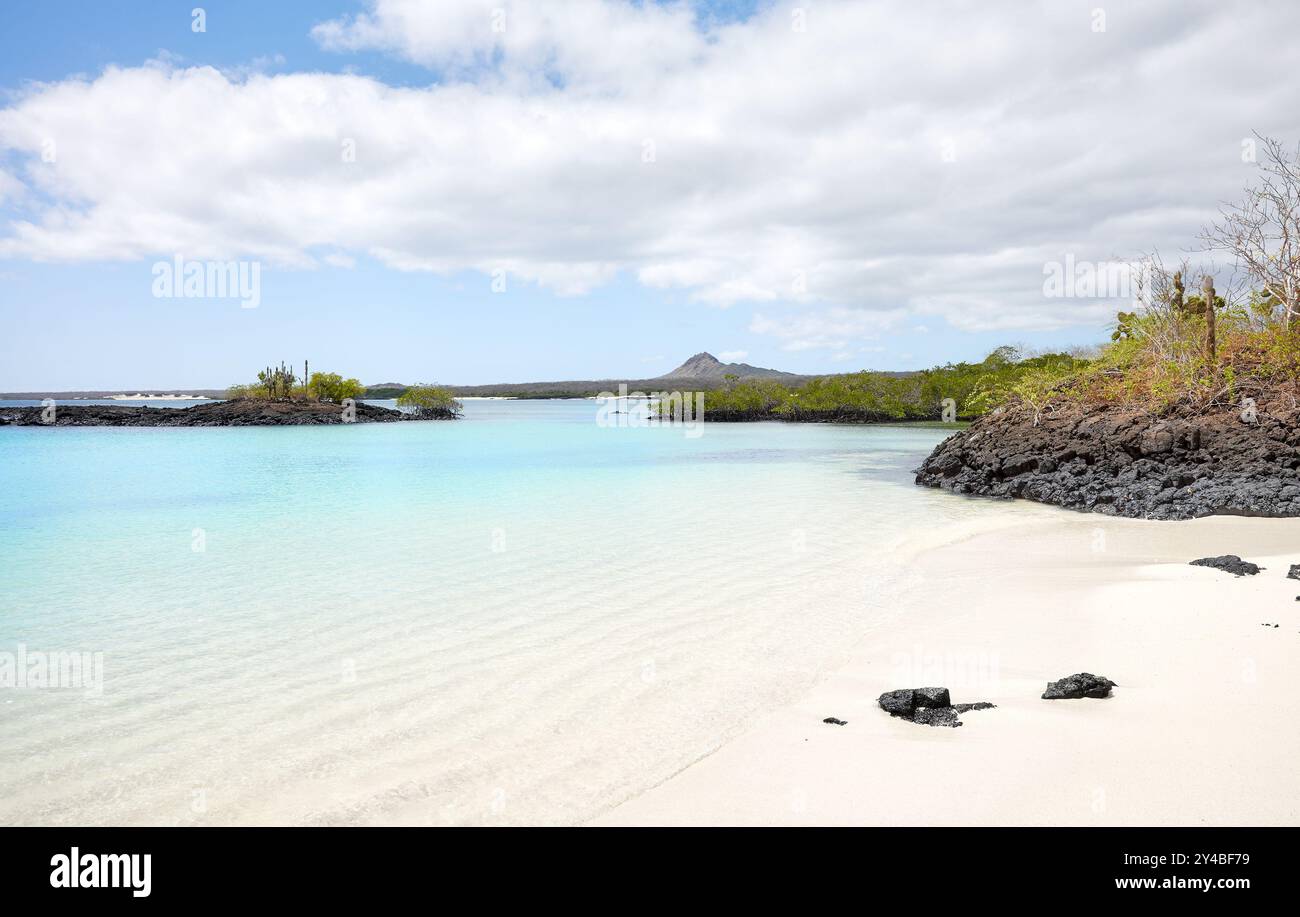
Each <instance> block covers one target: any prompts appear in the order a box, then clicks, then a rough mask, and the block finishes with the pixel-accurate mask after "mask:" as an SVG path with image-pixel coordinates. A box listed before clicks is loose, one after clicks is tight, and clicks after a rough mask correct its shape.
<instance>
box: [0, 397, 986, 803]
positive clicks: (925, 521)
mask: <svg viewBox="0 0 1300 917" xmlns="http://www.w3.org/2000/svg"><path fill="white" fill-rule="evenodd" d="M596 411H597V408H596V405H595V403H594V402H591V401H522V402H517V401H471V402H468V403H467V405H466V417H465V419H464V420H462V421H459V422H454V423H452V422H441V423H439V422H433V423H406V424H373V425H357V426H346V427H292V428H289V427H284V428H202V429H199V428H180V429H148V428H54V429H49V428H2V429H0V552H2V553H0V556H3V558H4V563H3V565H2V566H0V651H3V652H6V653H9V654H13V657H14V658H15V659H16V658H17V654H18V652H19V646H20V645H22V647H24V648H25V651H26V652H27V653H29V654H30V653H33V652H41V651H44V652H57V651H66V652H83V653H91V654H94V653H102V657H99V658H101V659H102V664H103V679H102V691H96V690H94V686H93V685H92V686H91V690H85V689H84V687H46V688H36V687H24V688H14V687H10V688H0V823H3V824H33V823H34V824H66V823H73V824H100V823H106V824H232V823H233V824H250V823H251V824H357V823H362V824H364V823H420V824H497V823H525V824H556V823H560V824H563V823H572V822H577V821H581V820H584V819H586V818H589V817H591V816H592V815H594V814H596V813H597V812H599V811H601V810H602V809H604V808H607V807H609V806H611V805H614V804H616V803H617V802H619V801H621V800H623V799H625V798H627V797H629V796H630V795H633V794H635V793H637V792H639V791H641V790H643V789H645V788H647V787H649V786H651V785H653V784H655V783H657V782H659V781H661V780H663V779H665V778H666V777H668V776H670V775H671V774H672V773H674V772H676V771H677V770H680V769H681V768H682V767H684V766H686V765H687V764H689V763H691V762H692V761H694V760H696V759H698V758H699V757H700V756H702V755H704V754H707V753H708V752H709V751H711V750H713V749H714V748H716V747H717V746H718V745H720V744H721V743H722V742H723V741H725V740H726V739H727V738H728V737H730V736H732V735H734V734H736V733H737V732H738V731H739V730H740V729H742V728H743V727H744V726H745V725H746V724H747V723H748V722H750V721H752V719H753V718H754V717H755V716H757V715H759V714H761V713H762V712H764V711H766V710H768V709H771V708H772V707H774V706H776V705H778V704H780V703H783V702H786V701H789V700H791V699H793V698H795V697H797V696H798V695H799V694H800V693H801V692H802V691H804V690H806V689H807V688H808V686H809V685H811V684H812V683H814V682H815V681H816V680H817V679H818V678H819V677H820V675H821V674H822V673H823V672H825V671H826V670H827V669H828V667H831V666H834V665H835V664H837V663H838V662H840V661H842V659H843V658H844V657H845V656H846V655H847V652H848V650H849V647H850V644H851V643H852V642H853V641H854V640H857V639H859V638H861V637H863V636H865V635H867V634H869V632H870V630H871V628H872V627H873V625H875V624H876V623H879V622H880V621H881V620H882V619H883V616H884V615H887V614H888V612H889V602H888V596H889V594H890V589H891V588H892V584H893V583H895V581H896V580H897V578H898V577H899V575H900V573H901V572H902V571H900V570H899V569H896V568H895V567H894V566H893V565H892V564H891V563H890V562H889V555H888V552H887V551H886V548H887V546H888V545H889V544H891V543H892V542H894V541H895V540H897V539H898V538H899V537H901V536H903V535H906V534H908V533H909V532H914V531H916V530H918V529H930V528H935V527H942V526H944V525H947V524H950V523H953V522H956V521H959V520H962V519H967V518H971V517H973V516H975V515H977V514H978V513H980V512H984V511H986V506H987V505H986V504H982V503H979V502H975V501H967V500H961V499H958V498H954V497H951V496H949V495H945V494H939V493H936V492H933V491H929V490H923V489H920V488H917V487H915V486H913V485H912V484H911V470H912V469H913V468H915V467H916V465H917V464H918V463H919V462H920V460H921V459H922V458H923V456H924V455H925V454H926V453H927V452H928V451H929V449H930V448H931V447H932V446H933V445H934V444H935V443H937V442H938V441H939V440H940V439H941V438H942V437H943V436H944V435H945V431H942V430H934V429H924V428H908V427H896V426H889V427H871V426H838V425H822V424H807V425H792V424H777V423H762V424H721V423H718V424H710V423H706V424H704V425H703V427H702V431H703V435H701V436H699V437H698V438H691V437H688V436H686V435H684V433H683V430H682V429H681V428H672V427H655V428H635V427H634V428H619V427H608V426H600V425H598V424H597V423H596V420H595V418H596ZM92 671H93V670H92Z"/></svg>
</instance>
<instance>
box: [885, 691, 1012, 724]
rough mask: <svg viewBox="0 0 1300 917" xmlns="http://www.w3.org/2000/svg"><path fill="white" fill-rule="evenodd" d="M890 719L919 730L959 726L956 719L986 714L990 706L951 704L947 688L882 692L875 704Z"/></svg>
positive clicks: (959, 720) (959, 721) (982, 703)
mask: <svg viewBox="0 0 1300 917" xmlns="http://www.w3.org/2000/svg"><path fill="white" fill-rule="evenodd" d="M877 703H879V704H880V707H881V709H883V710H885V711H886V712H887V713H888V714H889V715H890V716H896V717H899V718H900V719H905V720H911V721H912V722H913V723H917V724H919V725H922V726H951V727H957V726H960V725H961V724H962V723H961V719H960V716H961V714H963V713H966V712H968V711H971V710H988V709H990V708H991V707H993V706H994V705H993V704H990V703H988V702H987V701H980V702H979V703H977V704H954V703H953V702H952V698H951V696H950V695H949V693H948V689H947V688H900V689H898V690H895V691H886V692H885V693H884V694H882V695H880V697H879V698H878V700H877Z"/></svg>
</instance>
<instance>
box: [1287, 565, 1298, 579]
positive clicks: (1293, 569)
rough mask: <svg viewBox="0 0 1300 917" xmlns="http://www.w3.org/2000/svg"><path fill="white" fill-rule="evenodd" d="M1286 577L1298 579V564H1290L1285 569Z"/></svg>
mask: <svg viewBox="0 0 1300 917" xmlns="http://www.w3.org/2000/svg"><path fill="white" fill-rule="evenodd" d="M1286 578H1287V579H1300V564H1292V565H1291V569H1290V570H1288V571H1286Z"/></svg>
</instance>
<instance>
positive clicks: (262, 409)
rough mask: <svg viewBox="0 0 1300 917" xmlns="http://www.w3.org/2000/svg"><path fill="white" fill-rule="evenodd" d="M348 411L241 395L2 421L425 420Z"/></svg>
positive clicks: (269, 423) (57, 411) (23, 413)
mask: <svg viewBox="0 0 1300 917" xmlns="http://www.w3.org/2000/svg"><path fill="white" fill-rule="evenodd" d="M351 411H352V413H351V414H348V413H347V409H345V407H344V406H343V405H341V404H330V403H328V402H319V401H260V400H253V399H242V400H237V401H217V402H213V403H211V404H196V405H194V406H193V407H188V408H150V407H142V406H141V407H134V406H131V407H128V406H118V405H55V406H54V407H53V408H48V409H47V408H43V407H17V408H0V426H19V427H42V426H54V427H276V426H305V425H313V424H341V423H393V422H396V421H406V420H418V419H424V418H422V417H417V416H416V415H414V414H408V413H406V412H404V411H395V410H393V409H392V408H384V407H379V406H378V405H373V404H364V403H362V402H357V403H356V404H355V405H354V406H353V407H352V409H351Z"/></svg>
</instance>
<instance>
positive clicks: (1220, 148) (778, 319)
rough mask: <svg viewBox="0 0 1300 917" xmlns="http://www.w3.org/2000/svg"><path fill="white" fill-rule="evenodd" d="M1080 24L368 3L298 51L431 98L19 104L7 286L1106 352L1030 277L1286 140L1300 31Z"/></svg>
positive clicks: (1270, 9)
mask: <svg viewBox="0 0 1300 917" xmlns="http://www.w3.org/2000/svg"><path fill="white" fill-rule="evenodd" d="M1092 5H1093V4H1090V3H1078V2H1067V3H1061V2H1047V0H1043V2H1041V3H1039V4H1036V5H1034V6H1029V5H1027V4H1024V3H1012V2H980V3H956V4H943V5H938V4H919V3H917V4H889V5H885V4H872V3H847V2H846V3H825V2H818V3H809V4H806V5H805V8H806V9H807V18H806V23H807V30H806V31H805V32H797V31H794V30H792V28H791V16H790V11H789V9H787V8H784V7H779V6H765V7H764V9H763V10H762V11H761V12H760V13H758V14H757V15H756V16H754V17H753V18H752V19H750V20H748V21H746V22H743V23H733V24H728V25H722V26H710V27H707V29H706V27H703V26H701V24H700V23H699V22H698V21H697V19H696V17H695V15H694V14H693V12H692V10H691V9H690V8H689V7H687V6H684V5H680V4H668V5H663V4H656V3H638V4H632V3H627V2H621V0H619V2H616V0H571V2H567V3H556V4H544V5H543V4H515V5H510V4H509V3H508V2H507V0H486V2H463V3H437V4H429V3H417V2H413V0H380V2H377V3H375V4H374V5H373V6H370V7H368V8H367V9H366V10H364V11H363V12H361V13H360V14H359V15H356V16H352V17H346V18H344V19H340V20H335V21H332V22H327V23H323V24H322V25H320V26H318V27H317V28H316V30H315V31H314V35H315V37H316V39H317V41H318V42H320V44H321V45H322V46H324V47H326V48H330V49H333V50H336V51H338V52H339V53H340V54H346V53H348V52H350V51H354V50H361V49H378V50H381V51H385V52H388V53H392V54H396V55H399V56H401V57H403V58H406V59H408V60H410V61H413V62H415V63H417V64H420V65H423V66H427V67H428V68H430V73H431V79H435V80H436V81H434V82H432V83H431V85H429V86H427V87H423V88H399V87H393V86H389V85H385V84H384V83H383V82H380V81H379V80H376V79H373V78H370V77H366V76H362V75H351V74H330V73H278V74H275V75H268V74H265V73H258V72H256V71H255V68H254V69H252V70H247V71H238V72H237V71H230V72H226V73H223V72H220V71H218V70H215V69H212V68H208V67H189V68H184V67H180V66H178V65H177V63H176V61H175V60H168V59H165V58H164V59H160V60H159V61H154V62H150V63H147V64H146V65H143V66H140V67H131V68H125V69H123V68H111V69H109V70H107V71H105V72H104V73H102V74H100V75H99V76H97V77H94V78H92V79H76V78H70V79H67V80H64V81H61V82H55V83H49V84H38V85H34V86H30V87H28V88H26V89H24V90H23V91H22V92H21V93H20V94H19V95H18V96H17V97H16V98H14V99H13V101H12V102H11V103H10V104H9V105H8V107H6V108H3V109H0V200H2V201H3V203H4V205H5V206H6V208H8V212H9V213H11V214H16V216H14V218H13V219H11V220H10V222H9V223H8V225H7V226H5V227H3V228H2V229H0V258H11V259H20V260H21V259H34V260H58V261H79V260H103V259H142V258H143V259H152V258H156V257H159V256H163V255H167V254H169V253H174V252H177V251H180V252H182V253H184V254H185V256H186V257H197V258H202V257H234V256H236V255H238V256H255V257H259V258H263V259H267V260H269V261H271V262H275V263H281V264H286V265H291V266H302V267H310V266H313V265H316V264H319V263H320V262H322V261H325V262H327V263H331V264H339V263H345V262H344V261H341V260H340V259H346V258H355V257H357V256H361V255H365V256H369V257H371V258H374V259H378V260H379V261H380V262H382V263H385V264H387V265H389V266H390V267H392V268H394V269H398V270H428V271H438V272H443V273H448V272H452V271H458V270H464V269H473V270H479V271H483V272H485V273H491V272H493V271H506V272H508V273H509V274H510V275H512V276H514V277H517V278H522V279H526V280H530V281H534V282H537V283H539V284H542V285H544V286H546V287H547V288H549V289H552V290H554V291H556V292H559V293H563V294H567V295H578V294H582V293H585V292H587V291H589V290H592V289H594V288H597V287H599V286H601V285H602V284H605V283H607V282H609V281H610V280H611V279H612V278H613V277H614V276H616V275H617V274H619V273H620V272H626V273H628V274H629V275H630V276H632V277H635V278H637V279H638V280H639V281H640V282H641V283H643V284H646V285H649V286H654V287H660V288H665V289H682V290H685V291H686V292H687V293H688V294H689V295H690V296H691V297H692V298H694V299H697V300H700V301H703V302H708V303H714V304H719V305H728V304H731V303H736V302H745V303H758V304H763V305H762V309H763V310H764V312H763V315H762V316H759V317H756V319H755V321H754V323H753V326H754V329H755V331H756V332H757V333H759V334H766V335H772V336H775V337H776V338H778V339H779V340H780V341H781V342H782V346H783V347H785V348H786V349H789V350H799V349H815V348H827V349H829V350H831V351H832V352H835V353H839V352H847V348H846V347H845V346H844V345H845V343H846V342H860V341H861V340H862V339H864V338H869V337H870V336H871V335H874V334H878V333H879V332H880V331H881V330H883V329H885V328H890V327H894V326H895V325H897V324H898V322H900V321H902V320H903V319H904V317H906V316H909V315H910V316H912V317H915V316H917V315H922V316H936V317H941V318H942V319H946V320H947V321H948V322H950V323H952V324H955V325H957V326H958V327H961V328H967V329H972V330H978V329H989V328H998V329H1008V330H1010V329H1030V328H1051V327H1058V326H1061V325H1065V324H1075V323H1098V322H1101V321H1102V320H1104V318H1105V316H1106V315H1108V314H1113V311H1114V304H1107V303H1098V302H1095V301H1078V300H1049V299H1045V298H1044V297H1043V295H1042V290H1041V284H1042V265H1043V262H1044V261H1048V260H1058V259H1060V258H1062V257H1063V256H1064V255H1065V254H1066V253H1072V254H1074V256H1075V257H1076V258H1078V259H1080V260H1093V261H1097V260H1102V259H1106V258H1111V257H1116V256H1129V255H1131V254H1133V253H1136V252H1137V251H1139V250H1141V249H1144V248H1148V247H1151V246H1159V247H1161V248H1162V249H1164V250H1165V251H1175V250H1177V249H1178V248H1179V247H1180V246H1183V245H1187V244H1190V243H1191V241H1192V240H1193V239H1194V237H1195V235H1196V232H1197V230H1198V229H1199V226H1200V223H1201V222H1202V221H1203V220H1205V219H1207V218H1209V217H1210V216H1212V215H1213V213H1214V210H1215V207H1216V205H1217V202H1218V201H1219V200H1221V199H1224V198H1231V197H1233V196H1234V195H1235V194H1236V192H1237V191H1238V189H1239V188H1240V187H1241V186H1242V185H1243V184H1244V183H1245V182H1246V181H1248V180H1249V178H1250V171H1249V169H1248V167H1247V166H1245V165H1243V164H1242V162H1241V159H1240V150H1241V140H1242V138H1243V137H1244V136H1247V135H1248V134H1249V132H1250V130H1251V129H1259V130H1261V131H1264V132H1266V133H1272V134H1276V135H1279V136H1282V137H1284V138H1286V139H1288V140H1292V141H1294V140H1295V139H1297V137H1298V136H1300V81H1297V80H1295V79H1294V78H1293V75H1292V74H1291V72H1290V71H1291V69H1293V62H1294V61H1295V60H1296V59H1297V58H1298V57H1300V7H1296V6H1295V5H1293V4H1267V3H1263V4H1253V5H1249V6H1227V5H1221V4H1214V3H1210V2H1196V3H1190V4H1189V3H1175V2H1173V0H1154V2H1148V3H1143V4H1142V5H1141V6H1138V5H1137V4H1120V3H1114V4H1110V5H1108V6H1107V13H1108V15H1107V30H1106V31H1105V32H1104V33H1100V34H1098V33H1094V32H1093V31H1092V28H1091V25H1092V18H1091V7H1092ZM497 8H503V9H505V13H506V16H505V20H504V31H495V30H494V19H493V10H494V9H497ZM1242 60H1249V62H1250V63H1249V66H1245V65H1243V66H1237V65H1234V64H1232V63H1231V62H1233V61H1238V62H1239V61H1242ZM341 61H346V58H341ZM1207 61H1218V62H1220V63H1218V64H1215V65H1213V66H1209V65H1207V63H1206V62H1207ZM49 141H53V142H54V143H55V144H56V147H55V148H56V149H57V157H56V158H55V159H54V161H53V162H47V161H44V160H43V159H42V150H43V148H44V146H43V145H44V144H46V143H47V142H49ZM349 150H351V151H352V152H353V153H354V154H355V155H354V157H351V158H352V159H353V160H354V161H349V158H350V157H349V152H348V151H349ZM949 154H951V155H949ZM950 160H951V161H950Z"/></svg>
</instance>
